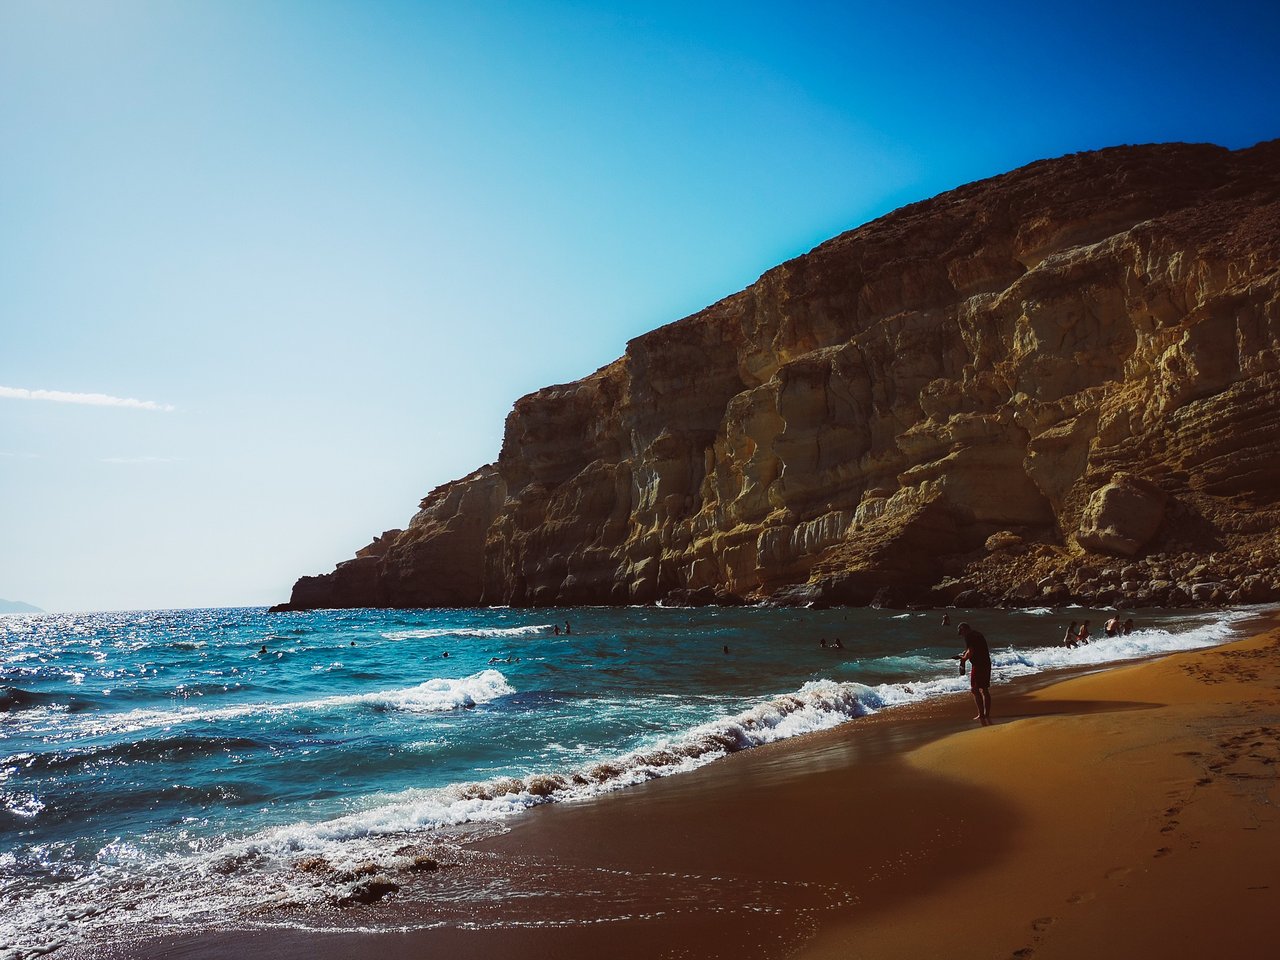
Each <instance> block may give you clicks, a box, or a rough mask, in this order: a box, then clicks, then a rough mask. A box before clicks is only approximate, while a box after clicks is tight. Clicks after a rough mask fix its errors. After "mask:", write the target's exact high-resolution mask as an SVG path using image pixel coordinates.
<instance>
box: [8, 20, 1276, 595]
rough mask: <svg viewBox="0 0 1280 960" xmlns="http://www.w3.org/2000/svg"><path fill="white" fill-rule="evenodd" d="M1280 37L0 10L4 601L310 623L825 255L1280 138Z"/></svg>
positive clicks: (1035, 25) (924, 25) (1222, 27)
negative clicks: (548, 406)
mask: <svg viewBox="0 0 1280 960" xmlns="http://www.w3.org/2000/svg"><path fill="white" fill-rule="evenodd" d="M1278 11H1280V4H1276V3H1275V2H1274V0H1267V2H1256V3H1232V2H1230V0H1226V2H1219V3H1214V4H1202V3H1185V2H1179V0H1172V2H1162V3H1145V2H1139V3H1125V2H1122V0H1111V2H1106V3H1095V2H1077V3H1072V4H1065V5H1040V4H1033V3H1026V2H1020V3H1008V4H982V3H970V4H958V3H901V4H885V3H865V4H864V3H796V2H791V3H758V2H747V0H739V2H734V3H697V2H682V3H665V2H648V3H635V4H622V3H617V4H610V3H590V2H555V0H552V2H537V3H535V2H526V3H515V2H509V3H501V2H485V0H469V2H466V3H457V2H443V0H442V2H421V3H394V2H377V0H349V2H325V0H310V2H287V0H244V2H236V0H220V2H201V0H157V2H129V0H119V2H105V0H104V2H58V0H0V597H4V598H7V599H10V600H23V601H27V602H29V603H34V604H36V605H38V606H41V607H44V608H45V609H49V610H90V609H129V608H139V607H180V606H224V605H233V604H266V603H272V602H276V601H279V600H284V599H287V597H288V595H289V590H290V587H291V585H292V583H293V580H294V579H295V578H296V577H298V576H300V575H302V574H308V573H320V572H323V571H327V570H330V569H332V567H333V565H334V563H336V562H337V561H339V560H342V559H345V558H347V557H350V556H351V555H352V554H353V553H354V551H355V550H356V549H357V548H359V547H360V546H362V545H364V544H365V543H367V542H368V541H369V540H370V539H371V538H372V536H373V535H374V534H376V533H379V532H381V531H382V530H384V529H387V528H390V527H397V526H403V525H404V524H405V523H406V522H407V521H408V519H409V517H410V516H411V515H412V514H413V512H414V510H415V509H416V505H417V501H418V500H419V498H421V497H422V496H423V495H424V494H426V493H427V491H428V490H430V489H431V488H432V487H434V486H436V485H437V484H440V483H443V482H446V481H448V480H451V479H454V478H455V477H458V476H461V475H462V474H464V473H466V472H468V471H470V470H471V469H473V468H475V467H476V466H479V465H480V464H482V463H485V462H488V461H491V460H493V459H495V458H496V456H497V453H498V449H499V445H500V442H501V435H502V424H503V418H504V417H505V415H506V413H507V411H508V409H509V408H510V406H511V404H512V403H513V402H514V401H515V400H516V398H518V397H519V396H521V395H522V394H524V393H527V392H529V391H531V390H534V389H537V388H538V387H541V386H545V385H547V384H552V383H563V382H566V381H569V380H574V379H577V378H579V377H581V376H584V375H585V374H588V373H590V372H591V371H592V370H594V369H596V368H597V367H599V366H601V365H603V364H605V363H607V362H609V361H610V360H613V359H614V358H616V357H617V356H619V355H620V354H621V353H622V350H623V349H624V346H625V343H626V341H627V340H628V339H629V338H631V337H634V336H636V335H637V334H640V333H643V332H644V331H646V330H649V329H652V328H653V327H656V326H659V325H660V324H663V323H666V322H668V321H671V320H675V319H678V318H679V317H681V316H684V315H687V314H689V313H692V312H694V311H696V310H698V309H700V308H702V307H703V306H706V305H707V304H709V303H712V302H714V301H715V300H718V299H720V298H721V297H723V296H726V295H728V294H730V293H733V292H735V291H737V290H739V289H741V288H742V287H744V286H746V285H747V284H749V283H751V282H752V281H753V280H754V279H755V278H756V277H757V276H758V275H759V274H760V273H762V272H763V271H764V270H766V269H768V268H769V267H771V266H773V265H774V264H777V263H780V262H781V261H783V260H785V259H788V258H790V257H792V256H795V255H796V254H799V253H802V252H804V251H805V250H808V249H810V248H811V247H813V246H815V245H816V244H818V243H820V242H821V241H822V240H824V239H826V238H828V237H830V236H833V235H835V234H837V233H840V232H842V231H843V230H846V229H849V228H852V227H854V226H857V225H859V224H861V223H863V222H865V221H867V220H869V219H872V218H874V217H876V216H879V215H881V214H883V213H886V212H888V211H889V210H891V209H893V208H895V207H897V206H900V205H902V204H904V203H907V202H911V201H914V200H919V199H923V198H925V197H928V196H932V195H934V194H936V193H938V192H940V191H942V190H946V189H949V188H951V187H954V186H958V185H960V184H962V183H966V182H969V181H971V180H975V179H978V178H981V177H985V176H990V175H993V174H997V173H1002V172H1004V171H1006V170H1009V169H1012V168H1014V167H1016V166H1019V165H1021V164H1023V163H1026V162H1029V161H1032V160H1036V159H1040V158H1043V157H1050V156H1058V155H1061V154H1064V153H1070V152H1073V151H1077V150H1086V149H1093V148H1097V147H1103V146H1110V145H1114V144H1119V143H1146V142H1153V141H1173V140H1185V141H1211V142H1214V143H1220V144H1223V145H1226V146H1229V147H1233V148H1235V147H1241V146H1247V145H1251V144H1253V143H1255V142H1257V141H1259V140H1265V139H1270V138H1273V137H1277V136H1280V66H1278V63H1280V56H1277V48H1276V42H1277V36H1280V12H1278ZM125 401H128V402H125ZM570 439H571V438H570Z"/></svg>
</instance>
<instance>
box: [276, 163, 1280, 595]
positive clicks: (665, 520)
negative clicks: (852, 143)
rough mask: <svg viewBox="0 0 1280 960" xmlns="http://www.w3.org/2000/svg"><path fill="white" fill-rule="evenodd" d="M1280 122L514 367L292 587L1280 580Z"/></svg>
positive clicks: (877, 225)
mask: <svg viewBox="0 0 1280 960" xmlns="http://www.w3.org/2000/svg"><path fill="white" fill-rule="evenodd" d="M1278 499H1280V140H1278V141H1271V142H1268V143H1263V144H1259V145H1257V146H1255V147H1252V148H1250V149H1246V150H1239V151H1234V152H1233V151H1229V150H1226V149H1224V148H1221V147H1216V146H1212V145H1189V144H1164V145H1154V146H1141V147H1116V148H1113V149H1108V150H1101V151H1097V152H1091V153H1082V154H1075V155H1071V156H1067V157H1062V158H1059V159H1056V160H1046V161H1041V162H1038V163H1033V164H1030V165H1029V166H1026V167H1023V168H1021V169H1018V170H1015V171H1013V172H1012V173H1008V174H1005V175H1003V176H999V177H994V178H992V179H989V180H984V181H980V182H977V183H972V184H969V185H967V186H964V187H961V188H959V189H957V190H953V191H950V192H948V193H945V194H942V195H940V196H938V197H935V198H933V199H931V200H927V201H923V202H921V203H915V204H912V205H910V206H907V207H903V208H902V209H900V210H897V211H895V212H894V213H891V214H889V215H888V216H885V217H882V218H880V219H878V220H875V221H873V222H871V223H868V224H866V225H864V226H862V227H859V228H858V229H856V230H853V231H850V232H848V233H845V234H842V235H840V236H838V237H836V238H834V239H832V240H829V241H827V242H826V243H824V244H822V245H821V246H819V247H817V248H816V249H814V250H812V251H811V252H809V253H807V254H805V255H803V256H800V257H797V258H795V259H794V260H790V261H788V262H786V263H784V264H782V265H781V266H778V267H775V268H774V269H772V270H770V271H769V272H767V273H766V274H764V275H763V276H762V277H761V278H760V279H759V280H758V281H757V282H756V283H754V284H752V285H751V286H750V287H748V288H747V289H746V290H743V291H742V292H740V293H737V294H734V295H733V296H730V297H728V298H727V299H725V300H722V301H720V302H719V303H716V304H714V305H712V306H710V307H708V308H707V309H705V310H702V311H701V312H699V313H696V314H694V315H692V316H690V317H686V318H685V319H683V320H679V321H677V322H675V323H671V324H668V325H667V326H664V327H661V328H659V329H657V330H654V331H652V332H651V333H648V334H645V335H644V336H641V337H638V338H636V339H635V340H633V341H631V342H630V343H629V344H628V345H627V349H626V352H625V354H624V355H623V356H622V357H621V358H620V359H619V360H616V361H615V362H613V363H611V364H609V365H608V366H606V367H604V368H602V369H600V370H598V371H596V372H595V373H593V374H592V375H590V376H588V377H585V378H583V379H582V380H579V381H577V382H575V383H569V384H564V385H560V386H554V387H547V388H545V389H543V390H539V391H537V392H536V393H533V394H530V395H529V396H526V397H523V398H521V399H520V400H518V401H517V402H516V404H515V407H514V409H513V410H512V412H511V413H510V415H509V416H508V417H507V422H506V432H505V437H504V440H503V444H502V451H501V453H500V455H499V457H498V461H497V463H495V464H490V465H487V466H484V467H481V468H480V469H478V470H476V471H475V472H474V473H472V474H470V475H468V476H466V477H463V478H461V479H459V480H455V481H454V482H452V483H449V484H446V485H444V486H442V487H440V488H438V489H436V490H434V491H432V492H431V493H430V494H428V496H427V497H426V498H425V499H424V500H423V501H422V503H421V504H420V509H419V511H418V513H417V514H416V515H415V516H414V517H413V519H412V520H411V521H410V522H409V524H408V526H407V527H405V529H403V530H394V531H388V532H387V533H386V534H384V535H383V536H381V537H379V538H378V539H376V540H375V541H374V542H373V543H372V544H370V545H369V546H368V547H366V548H364V549H363V550H361V551H360V552H359V553H358V554H357V556H356V557H355V558H354V559H352V560H348V561H346V562H344V563H341V564H339V565H338V567H337V569H336V570H334V572H332V573H329V574H324V575H321V576H315V577H303V578H302V579H300V580H299V581H298V582H297V584H296V585H295V587H294V590H293V596H292V598H291V600H290V601H289V603H287V604H281V605H280V607H278V608H276V609H293V610H296V609H312V608H318V607H347V606H389V607H420V606H446V605H447V606H466V605H489V604H511V605H552V604H629V603H650V602H655V601H660V600H663V601H666V602H673V603H675V602H679V603H708V602H721V603H735V602H740V601H743V600H762V599H772V600H774V601H775V602H780V603H842V604H867V603H878V604H886V605H906V604H915V603H933V604H941V603H952V602H955V603H957V604H958V605H964V606H977V605H988V604H997V603H1016V604H1020V605H1028V604H1040V603H1044V604H1062V603H1065V602H1068V601H1072V600H1075V601H1079V602H1082V603H1096V604H1103V603H1123V604H1126V605H1130V606H1143V605H1182V604H1192V603H1227V602H1230V603H1241V602H1262V601H1270V600H1276V599H1280V549H1278V547H1280V538H1278V536H1277V533H1276V531H1277V526H1278V521H1280V503H1278Z"/></svg>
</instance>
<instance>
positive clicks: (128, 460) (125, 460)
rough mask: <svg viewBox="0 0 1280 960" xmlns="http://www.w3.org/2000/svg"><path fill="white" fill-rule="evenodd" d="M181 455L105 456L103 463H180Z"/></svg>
mask: <svg viewBox="0 0 1280 960" xmlns="http://www.w3.org/2000/svg"><path fill="white" fill-rule="evenodd" d="M181 461H182V458H181V457H103V458H102V462H103V463H180V462H181Z"/></svg>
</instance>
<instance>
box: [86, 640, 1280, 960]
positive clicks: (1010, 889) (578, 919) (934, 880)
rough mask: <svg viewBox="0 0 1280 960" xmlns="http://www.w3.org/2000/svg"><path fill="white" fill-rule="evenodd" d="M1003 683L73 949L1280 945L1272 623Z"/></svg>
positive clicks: (846, 951)
mask: <svg viewBox="0 0 1280 960" xmlns="http://www.w3.org/2000/svg"><path fill="white" fill-rule="evenodd" d="M993 693H994V700H995V706H994V713H995V717H996V722H995V723H994V725H993V726H990V727H985V728H984V727H978V726H977V725H975V724H972V723H971V722H970V720H969V717H970V716H971V714H972V702H971V701H969V700H968V698H967V697H955V698H949V699H947V700H939V701H933V702H930V703H928V704H926V705H923V706H920V707H914V708H907V709H902V710H893V711H885V712H884V713H881V714H879V715H876V716H874V717H870V718H866V719H864V720H861V721H857V722H855V723H852V724H848V725H845V726H842V727H840V728H837V729H835V730H832V731H828V732H826V733H823V734H817V735H813V736H809V737H805V738H801V739H800V740H797V741H790V742H786V743H779V744H773V745H769V746H765V747H761V748H759V749H756V750H752V751H749V752H746V753H743V754H738V755H735V756H732V757H729V758H727V759H726V760H724V761H721V762H719V763H716V764H712V765H711V766H710V767H707V768H704V769H703V770H700V771H698V772H696V773H694V774H691V775H687V776H677V777H671V778H668V779H664V780H660V781H655V782H652V783H649V784H646V785H644V786H641V787H637V788H633V789H629V790H624V791H620V792H618V793H614V794H610V795H607V796H604V797H599V798H597V799H594V800H592V801H589V802H585V803H576V804H572V803H566V804H558V805H553V806H549V807H544V808H539V809H536V810H534V811H531V812H530V813H528V814H525V815H523V816H520V817H518V818H516V819H515V820H513V821H510V822H509V826H510V830H509V831H508V832H505V833H503V834H502V835H500V836H496V837H493V838H491V839H488V840H484V841H481V842H479V843H477V844H475V845H473V847H472V848H471V849H470V850H469V853H468V855H467V856H466V857H465V858H462V859H460V860H455V862H453V863H449V864H447V865H446V866H445V867H444V868H443V869H441V870H439V871H436V872H433V873H426V874H423V875H421V876H415V877H404V878H400V879H401V882H402V889H401V890H400V891H399V892H398V893H397V894H396V895H395V896H393V897H389V898H387V899H386V900H384V901H382V902H381V903H378V904H371V905H367V906H357V907H351V908H347V909H345V910H342V911H335V912H334V914H333V915H332V916H329V917H325V916H316V915H314V914H311V915H308V917H307V918H306V923H307V925H308V926H310V927H312V929H310V930H307V931H302V930H296V929H288V928H281V927H278V926H272V927H270V928H267V929H260V930H256V931H249V932H246V931H243V930H234V931H232V930H228V931H201V932H191V931H184V932H172V931H171V932H168V933H161V932H160V931H156V932H157V934H158V936H156V937H154V938H152V939H138V938H136V935H133V934H131V937H130V939H129V940H128V942H117V943H115V944H112V945H110V946H99V947H97V948H94V949H78V950H75V951H68V952H67V955H68V956H94V957H104V956H111V957H193V958H194V957H201V958H207V957H229V956H271V957H314V956H327V957H356V956H365V955H368V954H371V953H374V954H377V955H378V956H380V957H382V958H384V960H392V958H398V957H406V958H407V957H429V956H450V957H477V958H478V957H570V958H572V957H584V958H585V957H589V956H590V957H596V956H611V957H633V956H634V957H726V958H727V957H733V958H748V957H760V958H765V957H800V958H813V960H823V958H837V957H840V958H845V957H867V958H878V957H886V958H890V957H903V958H919V957H931V956H941V955H944V954H945V955H946V956H949V957H961V958H963V957H975V958H977V957H984V958H989V957H1019V958H1021V957H1031V956H1035V957H1046V958H1052V957H1079V956H1086V955H1087V956H1093V957H1131V956H1134V955H1146V954H1155V953H1157V952H1158V953H1159V954H1160V955H1163V956H1167V957H1181V956H1187V957H1190V956H1195V955H1200V954H1201V953H1203V952H1204V951H1206V950H1212V951H1213V952H1214V953H1215V954H1221V953H1237V954H1241V955H1246V956H1248V955H1258V954H1259V952H1260V951H1262V950H1264V949H1268V948H1269V941H1270V940H1271V938H1272V935H1273V933H1274V921H1273V920H1272V919H1271V918H1272V917H1274V916H1275V915H1276V913H1277V911H1278V910H1280V877H1277V874H1276V866H1275V865H1276V864H1277V863H1278V862H1280V824H1278V823H1277V817H1276V807H1275V803H1276V801H1277V799H1280V797H1278V792H1277V776H1276V772H1277V767H1276V763H1277V760H1280V629H1277V628H1276V627H1275V626H1274V621H1269V620H1267V621H1264V620H1262V619H1259V621H1258V624H1257V626H1256V628H1255V630H1254V631H1253V633H1252V635H1251V637H1250V638H1249V639H1245V640H1242V641H1239V642H1236V643H1233V644H1229V645H1227V646H1223V647H1218V648H1213V649H1208V650H1203V651H1196V652H1191V653H1184V654H1177V655H1171V656H1168V657H1164V658H1162V659H1159V660H1155V661H1150V662H1145V663H1139V664H1136V665H1132V666H1125V667H1119V668H1115V669H1110V670H1107V671H1104V672H1098V673H1092V674H1088V675H1083V676H1074V677H1070V678H1067V679H1059V680H1057V681H1055V682H1049V683H1046V682H1045V681H1044V680H1040V681H1038V682H1024V683H1020V684H1007V685H997V686H996V687H995V688H994V690H993ZM423 849H424V850H427V851H429V850H430V847H429V846H425V845H424V846H423ZM495 889H500V890H501V891H502V892H503V896H501V897H497V898H495V897H493V896H492V894H493V892H494V890H495ZM476 891H484V893H485V894H486V897H485V898H484V899H485V900H486V902H488V903H489V904H491V907H489V908H487V909H488V912H487V913H485V912H483V911H482V912H480V913H477V914H475V915H474V916H473V917H472V918H471V920H470V921H468V922H467V923H466V924H463V925H461V926H458V925H452V926H449V927H445V928H438V929H421V927H422V926H424V925H427V924H429V923H430V922H431V919H432V910H433V909H436V907H434V906H433V904H439V903H440V902H441V898H442V897H445V898H447V897H449V896H452V897H454V898H456V899H457V900H458V901H459V902H465V901H466V900H467V898H468V897H469V896H470V895H471V894H472V893H474V892H476ZM276 919H278V918H271V917H267V918H264V920H265V922H266V923H269V924H274V923H275V922H276ZM343 927H345V928H346V929H345V930H342V929H340V928H343ZM352 927H358V928H360V930H359V932H351V928H352ZM316 928H328V929H327V931H325V930H322V931H321V932H317V929H316ZM415 928H416V929H415Z"/></svg>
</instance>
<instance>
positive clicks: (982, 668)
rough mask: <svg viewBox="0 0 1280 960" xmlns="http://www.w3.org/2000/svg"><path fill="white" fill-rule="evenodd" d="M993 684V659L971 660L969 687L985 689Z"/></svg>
mask: <svg viewBox="0 0 1280 960" xmlns="http://www.w3.org/2000/svg"><path fill="white" fill-rule="evenodd" d="M989 686H991V661H990V660H987V661H985V662H984V661H979V660H970V661H969V687H970V689H973V690H985V689H986V688H987V687H989Z"/></svg>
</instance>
